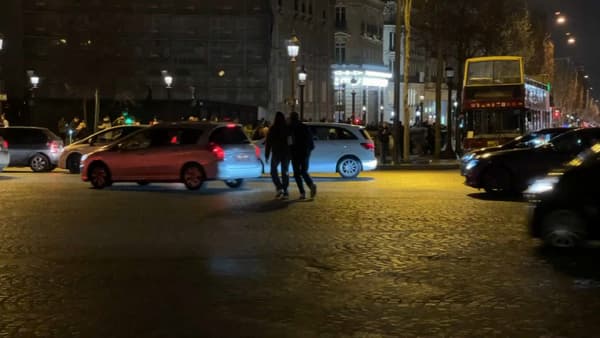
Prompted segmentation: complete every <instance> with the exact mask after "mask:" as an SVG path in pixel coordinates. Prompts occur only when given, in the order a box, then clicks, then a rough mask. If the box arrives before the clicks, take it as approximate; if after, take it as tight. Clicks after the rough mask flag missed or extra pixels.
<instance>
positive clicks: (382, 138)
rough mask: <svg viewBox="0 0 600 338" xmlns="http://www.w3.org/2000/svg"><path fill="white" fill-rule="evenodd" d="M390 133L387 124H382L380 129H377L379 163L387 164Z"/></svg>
mask: <svg viewBox="0 0 600 338" xmlns="http://www.w3.org/2000/svg"><path fill="white" fill-rule="evenodd" d="M391 135H392V131H391V130H390V128H389V126H388V124H387V122H383V124H382V125H381V128H379V142H380V144H381V163H382V164H385V163H386V162H387V156H388V154H389V152H390V136H391Z"/></svg>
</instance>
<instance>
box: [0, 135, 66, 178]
mask: <svg viewBox="0 0 600 338" xmlns="http://www.w3.org/2000/svg"><path fill="white" fill-rule="evenodd" d="M0 136H2V138H3V139H4V141H6V142H7V145H8V153H9V155H10V163H9V166H11V167H30V168H31V170H32V171H34V172H44V171H51V170H53V169H54V168H56V165H57V164H58V158H59V157H60V154H61V153H62V150H63V141H62V139H61V138H60V137H58V136H56V135H55V134H54V133H53V132H51V131H50V130H48V129H46V128H38V127H7V128H0Z"/></svg>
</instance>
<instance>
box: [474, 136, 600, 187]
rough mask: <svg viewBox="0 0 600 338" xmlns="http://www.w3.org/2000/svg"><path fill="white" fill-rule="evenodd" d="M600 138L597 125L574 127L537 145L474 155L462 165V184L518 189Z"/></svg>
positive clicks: (558, 165)
mask: <svg viewBox="0 0 600 338" xmlns="http://www.w3.org/2000/svg"><path fill="white" fill-rule="evenodd" d="M598 141H600V128H585V129H575V130H572V131H569V132H566V133H563V134H560V135H558V136H556V137H554V138H553V139H551V140H550V141H548V143H545V144H543V145H541V146H538V147H536V148H525V149H512V150H501V151H497V152H493V153H485V154H483V155H478V156H475V157H474V158H473V159H471V160H470V161H469V162H468V163H467V165H466V166H465V184H466V185H468V186H471V187H473V188H478V189H485V191H486V192H489V193H494V192H504V193H507V192H508V193H516V192H521V191H523V190H524V189H525V188H527V186H528V185H529V183H530V181H531V180H532V179H533V178H535V177H537V176H542V175H545V174H546V173H547V172H548V171H550V170H551V169H553V168H556V167H560V166H561V165H562V164H563V163H565V162H567V161H569V160H571V159H572V158H574V157H575V156H577V154H579V153H580V152H582V151H583V150H585V149H587V148H589V147H591V146H592V145H593V144H595V143H597V142H598Z"/></svg>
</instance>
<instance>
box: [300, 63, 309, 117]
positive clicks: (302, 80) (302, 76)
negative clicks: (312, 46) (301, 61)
mask: <svg viewBox="0 0 600 338" xmlns="http://www.w3.org/2000/svg"><path fill="white" fill-rule="evenodd" d="M307 77H308V74H306V70H304V65H303V66H302V68H301V69H300V71H299V72H298V86H300V121H304V85H306V78H307Z"/></svg>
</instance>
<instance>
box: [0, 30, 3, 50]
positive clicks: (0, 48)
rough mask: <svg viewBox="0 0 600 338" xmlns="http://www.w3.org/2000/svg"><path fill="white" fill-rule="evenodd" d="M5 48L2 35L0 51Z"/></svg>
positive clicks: (0, 36) (0, 37)
mask: <svg viewBox="0 0 600 338" xmlns="http://www.w3.org/2000/svg"><path fill="white" fill-rule="evenodd" d="M3 46H4V38H3V37H2V34H0V51H1V50H2V47H3Z"/></svg>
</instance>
